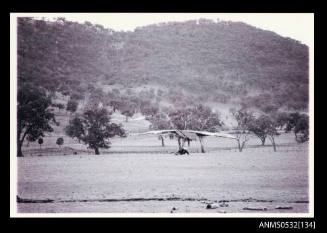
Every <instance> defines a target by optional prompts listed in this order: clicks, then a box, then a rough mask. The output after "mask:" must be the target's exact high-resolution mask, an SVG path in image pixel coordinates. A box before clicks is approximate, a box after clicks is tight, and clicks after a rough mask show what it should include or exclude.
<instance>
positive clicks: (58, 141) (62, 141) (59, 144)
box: [56, 137, 64, 148]
mask: <svg viewBox="0 0 327 233" xmlns="http://www.w3.org/2000/svg"><path fill="white" fill-rule="evenodd" d="M56 144H57V145H58V146H59V148H61V145H63V144H64V139H63V138H61V137H60V138H57V141H56Z"/></svg>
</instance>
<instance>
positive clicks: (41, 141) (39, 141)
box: [37, 138, 43, 149]
mask: <svg viewBox="0 0 327 233" xmlns="http://www.w3.org/2000/svg"><path fill="white" fill-rule="evenodd" d="M37 142H38V143H39V145H40V149H41V145H42V144H43V138H39V140H37Z"/></svg>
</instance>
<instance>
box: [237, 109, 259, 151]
mask: <svg viewBox="0 0 327 233" xmlns="http://www.w3.org/2000/svg"><path fill="white" fill-rule="evenodd" d="M232 114H233V116H234V118H235V120H236V122H237V126H236V127H235V130H236V131H235V136H236V137H237V143H238V149H239V151H240V152H242V150H243V148H244V146H245V143H246V142H247V141H249V140H250V130H249V128H250V126H251V124H252V122H253V121H254V119H255V118H254V116H253V113H251V112H249V111H248V110H246V109H240V110H238V111H235V110H232Z"/></svg>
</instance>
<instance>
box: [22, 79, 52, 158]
mask: <svg viewBox="0 0 327 233" xmlns="http://www.w3.org/2000/svg"><path fill="white" fill-rule="evenodd" d="M17 102H18V105H17V156H18V157H22V156H23V153H22V145H23V142H24V139H25V138H26V136H27V137H28V140H29V141H36V140H37V139H38V138H40V137H44V132H52V131H53V128H52V127H51V125H50V122H51V121H52V122H54V123H56V124H58V123H57V122H56V120H55V117H54V114H53V113H52V112H51V111H50V109H49V107H50V106H51V99H50V98H49V97H48V96H47V95H46V92H45V91H44V90H43V89H41V88H35V87H33V86H30V85H22V86H21V87H19V89H18V95H17Z"/></svg>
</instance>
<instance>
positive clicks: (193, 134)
mask: <svg viewBox="0 0 327 233" xmlns="http://www.w3.org/2000/svg"><path fill="white" fill-rule="evenodd" d="M148 134H155V135H165V134H173V135H175V136H176V137H177V140H178V147H179V150H181V149H183V146H184V143H185V141H188V142H189V141H192V140H195V139H196V138H199V142H200V145H201V152H202V153H204V152H205V151H204V146H203V143H202V139H203V137H206V136H214V137H222V138H229V139H235V140H237V137H235V136H233V135H230V134H226V133H219V132H208V131H195V130H178V129H168V130H153V131H148V132H144V133H138V134H133V135H148Z"/></svg>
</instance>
